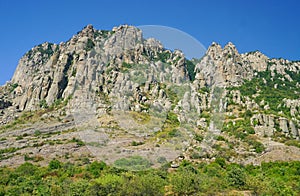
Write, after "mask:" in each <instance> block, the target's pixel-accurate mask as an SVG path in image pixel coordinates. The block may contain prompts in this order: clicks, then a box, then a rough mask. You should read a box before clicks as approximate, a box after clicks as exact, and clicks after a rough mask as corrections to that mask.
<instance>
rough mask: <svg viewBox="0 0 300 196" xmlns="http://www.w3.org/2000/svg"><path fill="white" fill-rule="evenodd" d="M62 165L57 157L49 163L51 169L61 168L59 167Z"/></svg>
mask: <svg viewBox="0 0 300 196" xmlns="http://www.w3.org/2000/svg"><path fill="white" fill-rule="evenodd" d="M61 166H62V164H61V162H60V161H59V160H56V159H54V160H51V161H50V162H49V165H48V167H49V169H50V170H54V169H59V168H61Z"/></svg>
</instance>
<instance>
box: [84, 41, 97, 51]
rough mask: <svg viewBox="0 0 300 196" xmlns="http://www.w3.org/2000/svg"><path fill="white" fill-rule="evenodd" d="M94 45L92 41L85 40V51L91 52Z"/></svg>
mask: <svg viewBox="0 0 300 196" xmlns="http://www.w3.org/2000/svg"><path fill="white" fill-rule="evenodd" d="M94 46H95V44H94V42H93V40H91V39H90V38H89V39H88V40H87V43H86V46H85V50H86V51H89V50H92V49H93V48H94Z"/></svg>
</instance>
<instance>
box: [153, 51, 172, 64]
mask: <svg viewBox="0 0 300 196" xmlns="http://www.w3.org/2000/svg"><path fill="white" fill-rule="evenodd" d="M170 57H171V53H169V52H168V51H163V52H159V53H157V58H155V59H154V60H156V61H161V62H163V63H167V60H168V59H170Z"/></svg>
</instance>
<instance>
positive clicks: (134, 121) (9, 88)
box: [0, 25, 300, 166]
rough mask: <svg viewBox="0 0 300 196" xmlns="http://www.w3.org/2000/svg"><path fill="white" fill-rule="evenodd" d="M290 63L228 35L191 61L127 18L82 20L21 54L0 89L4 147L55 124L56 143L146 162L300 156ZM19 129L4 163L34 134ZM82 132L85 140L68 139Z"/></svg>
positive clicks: (295, 71) (298, 66)
mask: <svg viewBox="0 0 300 196" xmlns="http://www.w3.org/2000/svg"><path fill="white" fill-rule="evenodd" d="M299 70H300V62H297V61H295V62H294V61H288V60H285V59H269V58H268V57H267V56H265V55H264V54H262V53H261V52H259V51H255V52H249V53H244V54H240V53H239V52H238V50H237V49H236V47H235V46H234V45H233V44H232V43H231V42H229V43H228V44H226V45H225V46H224V47H223V48H222V47H221V46H220V45H219V44H217V43H214V42H213V43H212V44H211V46H210V47H209V48H208V50H207V52H206V54H205V55H204V57H203V58H202V59H199V60H197V61H190V60H188V59H186V58H185V56H184V54H183V53H182V52H181V51H179V50H175V51H170V50H167V49H164V47H163V45H162V44H161V43H160V42H159V41H158V40H155V39H152V38H149V39H144V38H143V37H142V32H141V30H139V29H138V28H136V27H134V26H128V25H122V26H119V27H114V28H113V29H112V30H111V31H105V30H96V29H94V28H93V26H92V25H87V26H86V27H84V28H83V29H82V31H80V32H78V33H77V34H76V35H74V36H73V37H72V38H71V39H70V40H68V41H67V42H62V43H60V44H51V43H47V42H46V43H43V44H41V45H38V46H35V47H33V48H32V49H31V50H30V51H28V52H27V53H26V54H25V55H24V56H23V57H22V58H21V59H20V61H19V64H18V67H17V69H16V71H15V73H14V76H13V78H12V80H11V82H10V83H7V84H6V85H4V86H2V87H1V88H0V93H1V94H0V95H1V97H0V109H1V116H0V124H2V126H1V130H2V132H1V134H2V136H1V137H3V138H4V137H5V138H6V137H8V139H6V140H3V141H4V142H3V143H4V145H3V146H6V148H7V147H14V148H20V146H18V145H20V144H18V143H14V142H16V141H18V140H17V138H15V137H13V136H11V135H10V134H8V133H11V134H12V133H14V134H16V135H21V136H22V135H24V134H25V133H26V135H29V136H30V135H32V134H33V135H34V132H35V131H34V130H39V129H40V130H42V133H43V134H50V133H53V132H55V131H54V130H55V127H56V128H57V130H58V132H61V133H60V134H58V135H56V134H53V135H54V136H49V138H50V139H51V141H52V143H53V141H56V140H57V139H59V141H60V142H61V143H62V144H57V145H56V144H55V145H54V146H55V147H56V146H59V145H61V146H64V148H66V149H68V150H66V151H72V150H74V149H77V150H78V149H79V151H80V152H81V151H84V152H85V153H90V154H91V155H92V157H93V158H94V159H102V158H103V157H106V158H107V161H109V162H110V163H113V162H114V161H117V160H118V159H120V158H122V157H128V156H132V155H140V156H142V157H147V158H148V159H149V160H150V161H151V162H152V163H153V165H155V166H157V165H160V163H159V161H158V160H156V159H157V157H164V158H165V159H166V160H167V161H174V165H176V164H178V157H180V156H184V157H186V159H189V160H193V161H196V162H197V161H211V160H213V159H214V158H216V157H224V158H225V159H226V161H228V162H237V163H243V164H248V163H255V164H260V163H261V162H262V161H265V160H277V159H279V160H281V159H282V160H288V159H291V160H299V157H300V153H299V152H298V151H299V150H298V149H297V147H294V146H299V126H298V125H299V123H300V122H299V120H300V116H299V114H300V111H299V109H300V107H299V106H300V101H299V93H300V92H299V91H298V90H297V88H298V87H299V82H300V78H299V76H298V75H299ZM272 92H274V93H276V94H275V95H276V96H277V98H278V99H276V100H274V99H272ZM284 92H289V93H286V94H285V93H284ZM273 96H274V95H273ZM276 96H275V98H276ZM36 114H38V115H36ZM67 130H69V131H67ZM70 130H71V131H70ZM43 134H42V135H43ZM65 134H67V135H68V136H67V135H65ZM50 135H51V134H50ZM22 137H23V138H22V139H20V140H21V141H23V142H24V143H28V145H23V144H22V145H21V146H23V147H24V149H23V148H22V149H18V150H17V151H18V152H12V153H8V154H5V156H4V157H6V158H3V160H2V163H3V164H13V162H14V161H16V159H18V161H17V162H22V161H21V159H22V158H21V157H22V156H24V154H27V153H29V152H30V150H32V149H33V148H34V145H38V144H37V143H39V142H38V141H40V140H42V138H39V137H37V138H35V139H36V141H34V140H32V141H31V139H33V138H31V139H30V138H29V139H26V138H27V136H25V137H24V136H22ZM32 137H33V136H32ZM52 137H53V138H52ZM68 137H74V138H75V139H74V140H71V141H68V142H67V139H66V138H68ZM95 138H98V139H95ZM50 139H49V140H50ZM64 139H65V140H64ZM81 140H82V142H83V144H85V145H79V146H76V145H78V144H81V142H79V141H81ZM47 142H49V141H48V140H47ZM47 142H45V141H44V143H46V144H43V145H41V147H40V152H42V153H43V155H44V156H45V155H47V153H49V152H47V153H46V152H45V151H46V148H47V146H48V147H49V145H50V144H48V143H47ZM118 143H120V145H119V144H118ZM70 144H74V145H73V146H71V145H70ZM44 145H45V146H44ZM290 145H293V146H290ZM66 146H67V147H66ZM84 148H85V149H84ZM106 148H107V150H105V149H106ZM56 151H57V149H55V148H53V149H52V151H51V153H56ZM75 151H76V150H75ZM284 151H289V153H285V154H284V153H283V152H284ZM274 152H277V153H279V154H282V156H278V157H274V156H273V154H274ZM17 153H20V154H21V155H18V154H17ZM65 153H66V152H59V153H57V156H60V157H61V159H64V158H63V156H64V154H65ZM12 154H13V155H14V156H12ZM37 154H38V153H37ZM10 156H11V157H10ZM78 156H79V155H78ZM7 157H8V158H7ZM14 157H17V158H14ZM74 159H75V158H74ZM46 161H47V160H45V162H46Z"/></svg>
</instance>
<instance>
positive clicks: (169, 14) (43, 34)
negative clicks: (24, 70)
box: [0, 0, 300, 84]
mask: <svg viewBox="0 0 300 196" xmlns="http://www.w3.org/2000/svg"><path fill="white" fill-rule="evenodd" d="M299 8H300V1H297V0H284V1H282V0H281V1H276V0H272V1H271V0H252V1H246V0H220V1H214V0H211V1H209V0H126V1H125V0H115V1H114V0H80V1H76V0H73V1H71V0H51V1H50V0H49V1H41V0H39V1H38V0H27V1H24V0H0V24H1V33H0V84H4V83H5V81H7V80H9V79H10V78H11V77H12V75H13V72H14V70H15V68H16V66H17V63H18V60H19V59H20V58H21V57H22V55H23V54H25V53H26V52H27V51H28V50H29V49H31V48H32V47H33V46H35V45H38V44H40V43H43V42H45V41H48V42H54V43H59V42H61V41H66V40H68V39H69V38H70V37H71V36H72V35H74V34H76V33H77V32H78V31H80V30H81V29H82V28H83V27H84V26H86V25H87V24H93V25H94V27H95V28H97V29H111V28H112V27H114V26H118V25H120V24H130V25H136V26H138V25H164V26H170V27H173V28H177V29H180V30H182V31H184V32H186V33H188V34H190V35H192V36H193V37H195V38H196V39H197V40H199V41H200V42H201V43H202V44H203V45H204V46H205V47H208V46H209V45H210V44H211V42H213V41H215V42H218V43H220V44H221V45H222V46H224V45H225V44H226V43H227V42H229V41H231V42H233V43H234V44H235V45H236V46H237V48H238V50H239V51H240V52H248V51H253V50H260V51H261V52H263V53H264V54H266V55H267V56H269V57H276V58H279V57H283V58H287V59H289V60H299V59H300V12H299Z"/></svg>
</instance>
